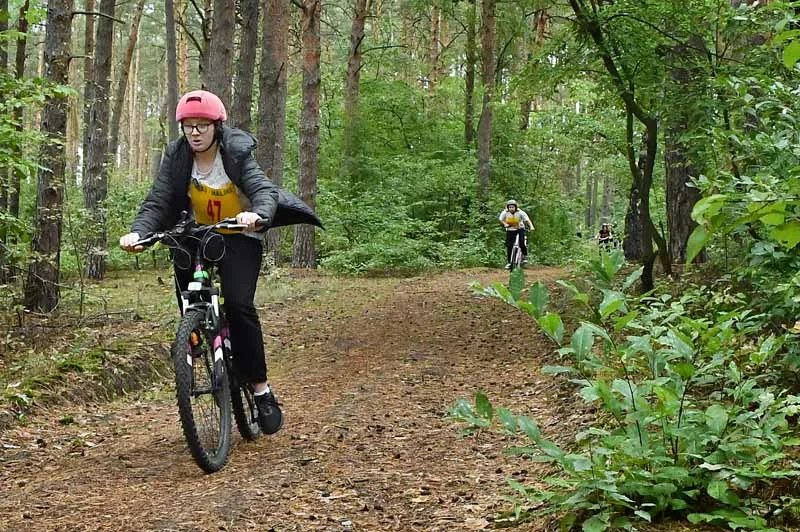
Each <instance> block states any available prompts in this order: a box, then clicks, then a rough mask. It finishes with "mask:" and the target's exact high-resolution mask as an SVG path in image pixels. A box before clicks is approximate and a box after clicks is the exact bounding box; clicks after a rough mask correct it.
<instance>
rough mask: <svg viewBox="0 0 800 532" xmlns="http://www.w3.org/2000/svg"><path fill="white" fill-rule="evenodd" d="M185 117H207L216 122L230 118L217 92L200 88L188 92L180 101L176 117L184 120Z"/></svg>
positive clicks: (178, 119)
mask: <svg viewBox="0 0 800 532" xmlns="http://www.w3.org/2000/svg"><path fill="white" fill-rule="evenodd" d="M185 118H207V119H209V120H213V121H214V122H217V121H222V122H224V121H225V120H227V118H228V113H227V111H225V105H224V104H223V103H222V100H220V99H219V97H218V96H217V95H216V94H214V93H212V92H208V91H202V90H199V91H191V92H187V93H186V94H184V95H183V96H182V97H181V100H180V101H179V102H178V107H177V108H176V109H175V119H176V120H177V121H178V122H183V120H184V119H185Z"/></svg>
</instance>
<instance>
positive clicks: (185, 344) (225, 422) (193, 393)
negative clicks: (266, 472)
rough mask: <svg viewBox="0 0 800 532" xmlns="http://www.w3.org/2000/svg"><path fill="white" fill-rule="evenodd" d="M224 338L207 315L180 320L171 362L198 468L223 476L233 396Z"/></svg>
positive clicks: (191, 313)
mask: <svg viewBox="0 0 800 532" xmlns="http://www.w3.org/2000/svg"><path fill="white" fill-rule="evenodd" d="M215 339H217V342H218V343H219V336H218V335H217V331H216V330H215V328H213V327H210V325H209V324H208V322H207V320H206V315H205V312H203V311H200V310H189V311H187V312H186V314H185V315H184V316H183V318H182V319H181V323H180V326H179V328H178V334H177V336H176V338H175V343H174V344H173V346H172V362H173V364H174V366H175V392H176V396H177V399H178V412H179V414H180V418H181V426H182V427H183V434H184V436H186V443H187V444H188V445H189V451H190V452H191V454H192V457H193V458H194V460H195V462H197V465H199V466H200V468H201V469H203V471H206V472H207V473H213V472H214V471H219V470H220V469H221V468H222V467H223V466H224V465H225V462H227V461H228V453H229V451H230V447H231V393H230V388H229V385H228V375H227V373H226V368H225V360H224V357H223V356H222V347H221V346H220V345H217V348H216V349H215V347H214V344H215Z"/></svg>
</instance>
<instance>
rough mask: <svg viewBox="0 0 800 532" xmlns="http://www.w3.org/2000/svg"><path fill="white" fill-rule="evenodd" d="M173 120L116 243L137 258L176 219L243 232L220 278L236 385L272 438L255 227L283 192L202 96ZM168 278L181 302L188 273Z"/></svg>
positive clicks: (185, 100)
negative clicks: (225, 224)
mask: <svg viewBox="0 0 800 532" xmlns="http://www.w3.org/2000/svg"><path fill="white" fill-rule="evenodd" d="M175 118H176V120H177V121H178V122H179V123H180V124H181V130H182V131H183V135H182V136H181V137H180V138H179V139H178V140H176V141H173V142H171V143H170V144H169V145H168V146H167V147H166V150H165V152H164V156H163V159H162V161H161V167H160V169H159V172H158V175H157V176H156V178H155V181H154V182H153V185H152V187H151V189H150V192H149V194H148V195H147V197H146V199H145V200H144V202H143V203H142V205H141V207H140V209H139V213H138V214H137V215H136V218H135V219H134V221H133V224H132V227H131V232H130V233H128V234H126V235H124V236H122V237H121V238H120V240H119V244H120V247H122V248H123V249H124V250H126V251H128V252H137V251H142V249H143V248H142V246H137V245H136V243H137V242H138V241H139V240H140V239H141V238H143V237H145V236H146V235H148V234H150V233H153V232H155V231H161V230H164V229H166V228H169V227H172V226H173V225H175V223H176V222H177V221H178V220H179V218H180V217H181V216H182V213H189V214H190V215H191V216H192V217H193V218H194V220H195V221H196V222H197V223H199V224H214V223H217V222H219V221H220V220H222V219H224V218H228V217H235V218H236V221H237V223H240V224H243V225H247V226H248V228H247V231H246V232H243V233H232V234H224V235H223V238H224V239H225V255H224V257H223V258H222V260H221V261H220V263H219V273H220V276H221V279H222V286H223V289H224V293H225V303H224V305H225V314H226V315H227V317H228V322H229V325H230V331H231V349H232V352H233V359H234V362H235V364H236V366H235V367H236V371H237V373H238V374H239V377H240V378H241V380H242V381H244V382H248V383H250V384H251V385H252V386H253V391H254V395H255V402H256V405H257V408H258V424H259V426H260V427H261V430H262V431H263V432H264V433H266V434H274V433H276V432H277V431H278V430H280V428H281V426H282V425H283V413H282V412H281V408H280V406H279V404H278V401H277V399H276V398H275V394H274V393H273V391H272V390H271V389H270V387H269V385H268V383H267V364H266V354H265V352H264V341H263V336H262V332H261V323H260V321H259V318H258V314H257V313H256V309H255V305H254V297H255V291H256V281H257V280H258V275H259V271H260V269H261V259H262V255H263V245H264V244H263V240H264V233H263V232H261V231H256V223H257V222H260V221H262V220H263V222H265V225H264V227H265V228H266V227H269V226H270V225H276V224H275V223H274V222H275V218H276V213H277V214H279V213H278V210H279V194H282V192H281V191H280V189H279V188H278V187H277V186H275V185H274V184H273V183H272V182H271V181H270V180H269V179H267V177H266V176H265V175H264V172H263V171H262V170H261V168H260V167H259V165H258V163H257V162H256V160H255V158H254V157H253V155H252V151H253V150H254V149H255V147H256V141H255V139H254V138H253V137H252V136H251V135H250V134H249V133H247V132H245V131H242V130H240V129H235V128H231V127H228V126H226V125H224V122H225V120H226V118H227V112H226V111H225V106H224V104H223V103H222V101H221V100H220V99H219V98H218V97H217V96H216V95H214V94H213V93H211V92H208V91H203V90H197V91H192V92H189V93H187V94H185V95H183V97H181V99H180V101H179V102H178V106H177V109H176V113H175ZM295 199H296V198H295ZM297 201H299V200H297ZM287 223H298V222H296V221H292V222H287ZM307 223H314V222H307ZM264 230H265V229H264ZM174 270H175V282H176V290H177V291H178V294H179V295H180V291H181V290H186V288H187V285H188V283H189V282H190V281H191V277H192V272H190V271H188V270H182V269H180V268H179V267H178V266H177V263H176V264H175V268H174Z"/></svg>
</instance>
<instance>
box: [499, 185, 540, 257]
mask: <svg viewBox="0 0 800 532" xmlns="http://www.w3.org/2000/svg"><path fill="white" fill-rule="evenodd" d="M498 219H499V220H500V223H501V224H503V227H505V229H506V270H508V269H511V250H512V249H513V248H514V243H515V242H516V240H517V237H519V247H520V249H521V250H522V262H526V261H527V259H528V246H527V244H526V243H525V228H526V227H527V228H528V229H529V230H531V231H533V223H531V219H530V218H529V217H528V214H527V213H526V212H525V211H523V210H521V209H520V208H519V206H518V205H517V202H516V201H515V200H513V199H510V200H508V201H507V202H506V208H505V209H504V210H503V212H501V213H500V216H499V217H498Z"/></svg>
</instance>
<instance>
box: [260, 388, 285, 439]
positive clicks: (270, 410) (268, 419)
mask: <svg viewBox="0 0 800 532" xmlns="http://www.w3.org/2000/svg"><path fill="white" fill-rule="evenodd" d="M255 401H256V407H257V408H258V426H259V427H261V432H263V433H264V434H275V433H276V432H278V431H279V430H281V427H282V426H283V412H281V408H280V404H279V403H278V400H277V399H275V394H273V393H272V392H269V393H265V394H263V395H256V396H255Z"/></svg>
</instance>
